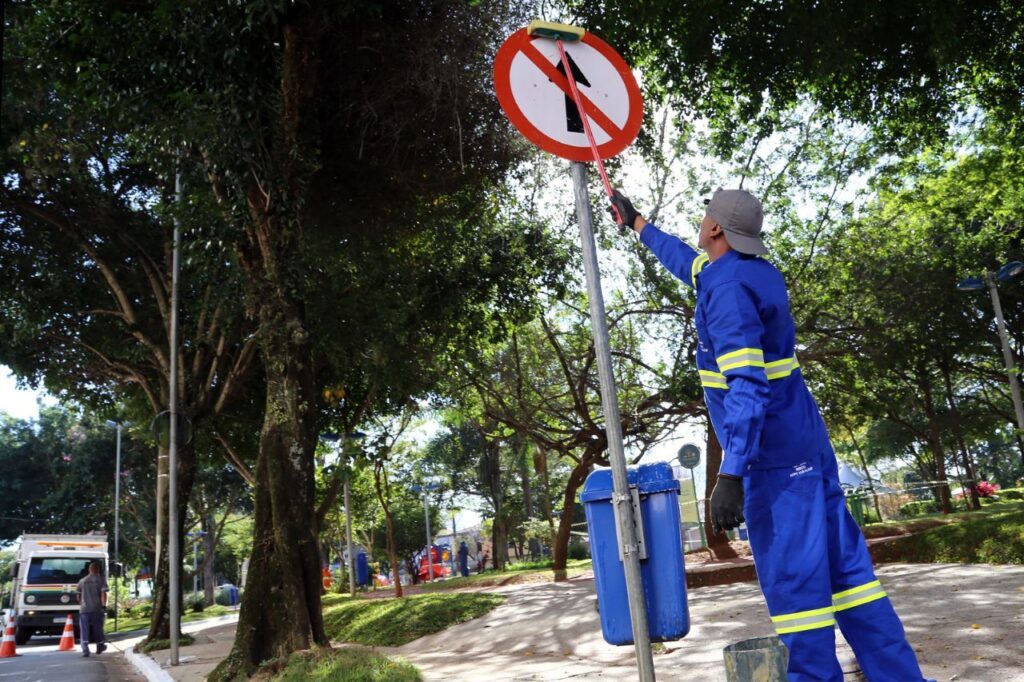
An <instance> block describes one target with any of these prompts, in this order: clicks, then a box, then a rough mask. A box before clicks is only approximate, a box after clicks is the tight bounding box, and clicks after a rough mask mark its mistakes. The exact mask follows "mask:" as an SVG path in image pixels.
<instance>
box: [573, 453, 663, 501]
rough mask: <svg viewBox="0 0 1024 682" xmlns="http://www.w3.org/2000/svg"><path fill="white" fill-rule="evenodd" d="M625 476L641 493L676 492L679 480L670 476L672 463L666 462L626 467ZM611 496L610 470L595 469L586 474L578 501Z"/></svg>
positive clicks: (606, 498) (609, 497)
mask: <svg viewBox="0 0 1024 682" xmlns="http://www.w3.org/2000/svg"><path fill="white" fill-rule="evenodd" d="M626 474H627V476H626V478H627V480H628V481H629V484H630V485H635V486H637V488H638V489H639V491H640V494H641V495H650V494H651V493H670V492H671V493H678V492H679V481H677V480H676V479H675V478H674V477H673V476H672V465H671V464H669V463H668V462H651V463H650V464H641V465H640V466H635V467H629V468H628V469H626ZM611 497H612V470H611V469H597V470H595V471H593V472H591V473H590V475H589V476H587V482H586V483H584V484H583V492H582V493H580V502H597V501H599V500H610V499H611Z"/></svg>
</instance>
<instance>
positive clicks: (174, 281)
mask: <svg viewBox="0 0 1024 682" xmlns="http://www.w3.org/2000/svg"><path fill="white" fill-rule="evenodd" d="M174 199H175V203H176V204H177V205H178V207H179V208H180V207H181V205H182V204H183V203H184V200H185V190H184V185H183V183H182V177H181V170H178V171H177V173H175V175H174ZM180 259H181V219H180V218H179V217H178V216H175V217H174V237H173V242H172V251H171V324H170V337H171V343H170V346H171V358H170V363H169V364H170V367H169V370H170V371H169V372H168V375H169V376H168V377H167V381H168V385H169V391H168V393H169V394H170V395H169V398H170V400H169V402H170V405H169V407H170V413H171V424H170V447H169V448H168V460H167V467H168V476H167V570H168V579H169V581H168V582H169V585H168V593H169V594H168V597H167V601H168V605H169V606H170V612H171V613H170V617H171V665H173V666H177V665H178V662H179V660H178V644H179V642H178V634H179V632H178V630H179V628H180V627H181V601H180V599H179V595H180V591H181V590H180V585H179V582H180V576H181V559H180V558H179V556H180V554H181V547H180V545H179V542H180V538H179V537H178V435H179V434H178V276H179V273H180V270H181V266H180ZM157 560H158V561H159V557H157Z"/></svg>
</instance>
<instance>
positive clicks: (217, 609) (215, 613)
mask: <svg viewBox="0 0 1024 682" xmlns="http://www.w3.org/2000/svg"><path fill="white" fill-rule="evenodd" d="M229 613H235V611H232V610H231V609H229V608H228V607H226V606H221V605H220V604H214V605H213V606H207V607H206V609H204V610H203V611H200V612H199V613H196V612H195V611H186V612H184V613H182V614H181V622H182V623H192V622H195V621H197V620H206V619H207V618H217V617H219V616H226V615H227V614H229ZM148 627H149V618H126V617H123V616H122V617H121V618H119V619H118V621H117V631H118V632H128V631H129V630H142V629H144V628H148ZM103 631H104V632H107V633H110V632H113V631H114V619H113V618H107V620H106V621H105V622H104V623H103Z"/></svg>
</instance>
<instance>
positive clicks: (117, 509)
mask: <svg viewBox="0 0 1024 682" xmlns="http://www.w3.org/2000/svg"><path fill="white" fill-rule="evenodd" d="M116 452H117V454H116V455H115V456H114V569H115V570H117V571H118V573H117V574H116V575H115V576H114V632H117V628H118V616H120V610H119V609H118V608H117V593H118V591H119V590H118V587H120V584H121V573H120V569H121V563H120V556H121V552H120V549H121V544H120V539H121V422H118V423H117V449H116Z"/></svg>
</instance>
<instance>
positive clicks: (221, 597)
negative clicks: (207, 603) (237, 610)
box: [213, 590, 231, 606]
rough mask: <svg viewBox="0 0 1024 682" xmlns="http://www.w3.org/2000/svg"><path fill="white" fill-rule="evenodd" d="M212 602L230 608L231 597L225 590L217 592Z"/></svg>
mask: <svg viewBox="0 0 1024 682" xmlns="http://www.w3.org/2000/svg"><path fill="white" fill-rule="evenodd" d="M213 602H214V603H215V604H220V605H221V606H231V595H230V594H229V593H228V591H227V590H217V595H216V596H215V597H214V598H213Z"/></svg>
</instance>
